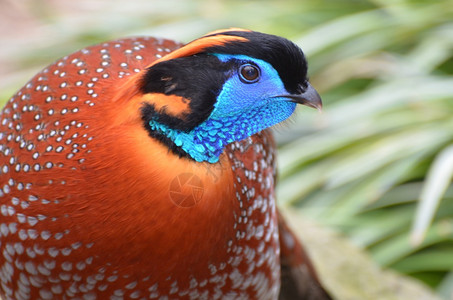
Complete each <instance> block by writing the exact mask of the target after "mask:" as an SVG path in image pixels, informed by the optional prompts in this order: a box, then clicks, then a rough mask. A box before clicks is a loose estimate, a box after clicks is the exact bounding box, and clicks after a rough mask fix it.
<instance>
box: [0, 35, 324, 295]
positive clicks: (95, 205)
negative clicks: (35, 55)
mask: <svg viewBox="0 0 453 300" xmlns="http://www.w3.org/2000/svg"><path fill="white" fill-rule="evenodd" d="M298 104H301V105H305V106H308V107H313V108H318V109H320V108H321V105H322V103H321V98H320V96H319V94H318V93H317V92H316V90H315V89H314V88H313V87H312V85H311V84H310V83H309V80H308V77H307V61H306V58H305V55H304V53H303V51H302V50H301V49H300V48H299V46H297V45H296V44H294V43H293V42H291V41H289V40H287V39H286V38H283V37H279V36H275V35H271V34H266V33H260V32H257V31H252V30H248V29H240V28H230V29H222V30H217V31H214V32H210V33H208V34H206V35H204V36H202V37H200V38H197V39H195V40H193V41H191V42H189V43H186V44H182V43H179V42H176V41H173V40H168V39H164V38H154V37H128V38H122V39H117V40H113V41H109V42H104V43H100V44H97V45H93V46H88V47H86V48H84V49H82V50H80V51H77V52H75V53H73V54H70V55H67V56H64V57H63V58H61V59H59V60H57V61H56V62H54V63H53V64H51V65H49V66H48V67H46V68H44V69H43V70H42V71H40V72H39V73H38V74H36V75H35V76H34V77H33V78H32V79H31V80H30V81H28V82H27V83H26V84H25V85H24V86H23V87H22V88H21V89H20V90H19V91H18V92H17V93H16V94H15V95H14V96H12V97H11V99H10V100H9V101H8V102H7V103H6V105H5V107H4V108H3V110H2V111H1V114H0V213H1V215H0V282H1V285H0V296H1V298H2V299H3V300H8V299H113V300H114V299H331V296H330V295H329V293H328V292H327V291H326V289H324V287H323V284H322V283H321V281H320V280H319V278H318V275H317V273H316V271H315V269H314V267H313V264H312V263H311V261H310V259H309V257H308V255H307V252H306V250H305V249H304V247H303V245H302V243H301V242H300V241H299V240H298V238H297V237H296V235H295V234H294V233H293V231H292V230H291V229H290V228H289V227H288V225H287V224H286V222H285V220H284V219H283V216H282V215H281V214H280V213H279V211H278V209H277V207H276V195H275V184H276V173H277V167H276V144H275V142H274V139H273V136H272V133H271V131H270V128H271V127H272V126H274V125H276V124H279V123H281V122H283V121H285V120H286V119H288V118H289V117H290V116H291V115H292V114H293V112H294V110H295V108H296V105H298Z"/></svg>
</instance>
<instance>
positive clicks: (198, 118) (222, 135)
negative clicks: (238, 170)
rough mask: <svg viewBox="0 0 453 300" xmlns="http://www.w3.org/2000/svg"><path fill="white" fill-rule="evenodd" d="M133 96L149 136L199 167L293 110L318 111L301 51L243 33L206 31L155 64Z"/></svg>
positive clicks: (263, 36) (318, 103)
mask: <svg viewBox="0 0 453 300" xmlns="http://www.w3.org/2000/svg"><path fill="white" fill-rule="evenodd" d="M139 90H140V93H141V95H142V96H141V97H142V103H143V106H142V109H141V115H142V120H143V125H144V127H145V128H146V130H147V131H148V132H149V135H150V136H151V137H152V138H156V139H158V140H160V141H161V142H163V143H164V144H166V145H167V146H168V147H169V148H170V149H171V150H172V151H173V152H175V153H176V154H179V155H180V156H185V157H188V158H191V159H193V160H195V161H199V162H201V161H207V162H210V163H215V162H217V161H218V159H219V156H220V154H221V153H222V151H223V149H224V148H225V146H226V145H228V144H229V143H232V142H234V141H240V140H242V139H244V138H247V137H249V136H251V135H253V134H255V133H257V132H259V131H261V130H263V129H265V128H268V127H271V126H273V125H275V124H277V123H280V122H282V121H284V120H285V119H287V118H288V117H289V116H290V115H291V114H292V113H293V112H294V110H295V107H296V104H303V105H307V106H310V107H314V108H318V109H320V108H321V98H320V97H319V95H318V93H317V92H316V90H315V89H314V88H313V87H312V86H311V85H310V83H309V82H308V79H307V62H306V60H305V57H304V54H303V52H302V50H301V49H300V48H299V47H298V46H296V45H295V44H294V43H292V42H290V41H289V40H287V39H284V38H281V37H277V36H274V35H268V34H264V33H259V32H254V31H248V30H242V29H230V30H221V31H216V32H212V33H210V34H207V35H205V36H203V37H201V38H199V39H197V40H194V41H192V42H190V43H188V44H187V45H185V46H183V47H181V48H180V49H178V50H176V51H174V52H171V53H169V54H168V55H166V56H164V57H162V58H161V59H159V60H157V61H155V62H153V63H152V64H151V65H150V66H148V67H147V68H146V71H145V72H144V73H143V75H142V77H141V79H140V88H139Z"/></svg>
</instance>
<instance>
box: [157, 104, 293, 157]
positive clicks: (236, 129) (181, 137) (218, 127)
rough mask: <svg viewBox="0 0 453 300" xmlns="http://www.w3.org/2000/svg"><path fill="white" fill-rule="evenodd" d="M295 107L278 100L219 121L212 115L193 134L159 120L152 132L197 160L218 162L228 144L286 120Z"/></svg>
mask: <svg viewBox="0 0 453 300" xmlns="http://www.w3.org/2000/svg"><path fill="white" fill-rule="evenodd" d="M295 106H296V105H295V104H294V103H291V102H287V101H276V102H275V103H273V104H272V105H269V106H268V107H265V108H263V107H257V108H255V109H254V110H251V111H248V112H247V113H243V114H238V115H234V116H222V117H221V118H219V117H216V116H215V114H213V115H211V116H210V117H209V118H208V119H207V120H206V121H204V122H203V123H201V124H200V125H198V126H197V127H195V128H194V129H192V130H191V131H190V132H183V131H180V130H176V129H172V128H169V127H168V126H166V125H163V124H161V123H158V122H156V121H150V123H149V125H150V127H151V129H152V130H154V131H157V132H159V133H161V134H164V135H165V136H166V137H168V138H169V139H171V140H172V141H173V143H175V145H176V146H178V147H180V148H181V149H182V150H184V151H185V152H186V153H187V154H188V155H190V156H191V157H192V158H193V159H194V160H196V161H198V162H202V161H207V162H209V163H216V162H217V161H218V160H219V156H220V154H222V152H223V149H224V148H225V146H226V145H228V144H230V143H232V142H234V141H240V140H243V139H245V138H247V137H249V136H251V135H253V134H255V133H257V132H259V131H261V130H263V129H265V128H267V127H271V126H272V125H274V124H277V123H279V122H281V121H283V120H285V119H286V118H288V117H289V116H290V115H291V114H292V113H293V111H294V109H295Z"/></svg>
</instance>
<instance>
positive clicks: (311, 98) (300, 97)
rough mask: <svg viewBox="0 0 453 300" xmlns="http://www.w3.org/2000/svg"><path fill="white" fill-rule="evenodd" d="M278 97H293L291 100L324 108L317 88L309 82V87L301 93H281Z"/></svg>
mask: <svg viewBox="0 0 453 300" xmlns="http://www.w3.org/2000/svg"><path fill="white" fill-rule="evenodd" d="M278 97H285V98H289V99H291V100H290V101H291V102H294V103H298V104H302V105H306V106H309V107H313V108H316V109H317V110H319V111H321V110H322V100H321V96H319V94H318V92H317V91H316V90H315V88H314V87H313V86H312V85H311V84H310V83H308V85H307V88H306V89H305V91H304V92H303V93H301V94H291V95H281V96H278Z"/></svg>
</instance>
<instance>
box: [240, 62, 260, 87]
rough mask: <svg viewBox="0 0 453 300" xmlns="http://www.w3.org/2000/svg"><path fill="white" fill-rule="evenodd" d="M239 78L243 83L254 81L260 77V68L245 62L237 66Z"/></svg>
mask: <svg viewBox="0 0 453 300" xmlns="http://www.w3.org/2000/svg"><path fill="white" fill-rule="evenodd" d="M239 75H240V76H239V78H240V79H241V81H242V82H244V83H254V82H257V81H258V79H259V78H260V69H258V67H256V66H254V65H251V64H245V65H242V66H241V67H240V68H239Z"/></svg>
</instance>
